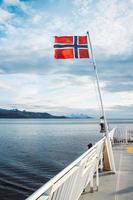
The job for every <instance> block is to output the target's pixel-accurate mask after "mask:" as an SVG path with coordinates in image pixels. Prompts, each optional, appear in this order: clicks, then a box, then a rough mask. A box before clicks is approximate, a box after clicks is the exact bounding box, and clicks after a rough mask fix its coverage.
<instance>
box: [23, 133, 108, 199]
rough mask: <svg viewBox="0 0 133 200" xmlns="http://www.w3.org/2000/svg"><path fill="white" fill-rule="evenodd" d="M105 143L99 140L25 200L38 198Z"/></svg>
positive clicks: (103, 139)
mask: <svg viewBox="0 0 133 200" xmlns="http://www.w3.org/2000/svg"><path fill="white" fill-rule="evenodd" d="M104 141H105V136H104V137H103V138H102V139H101V140H99V141H98V142H97V143H96V144H94V145H93V146H92V147H91V148H90V149H89V150H87V151H86V152H84V153H83V154H82V155H81V156H80V157H78V158H77V159H76V160H75V161H73V162H72V163H71V164H69V165H68V166H67V167H66V168H65V169H63V170H62V171H61V172H59V173H58V174H57V175H56V176H54V177H53V178H52V179H51V180H49V181H48V182H47V183H45V184H44V185H43V186H42V187H40V188H39V189H38V190H37V191H35V192H34V193H33V194H32V195H30V196H29V197H28V198H27V199H26V200H35V199H37V198H39V197H40V196H41V195H42V194H44V192H45V191H47V190H48V189H49V188H51V187H52V186H53V185H54V184H55V183H56V182H57V181H58V180H60V179H61V178H62V177H63V176H65V175H66V174H67V173H68V172H69V171H70V170H71V169H72V168H74V167H75V166H77V164H78V163H79V162H80V161H82V160H83V159H84V158H85V157H86V156H87V155H88V154H90V153H91V152H92V151H93V150H94V149H95V148H96V147H97V146H98V145H99V144H100V143H102V142H104Z"/></svg>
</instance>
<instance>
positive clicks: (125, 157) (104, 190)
mask: <svg viewBox="0 0 133 200" xmlns="http://www.w3.org/2000/svg"><path fill="white" fill-rule="evenodd" d="M113 152H114V158H115V164H116V174H109V173H108V172H106V173H101V174H100V180H99V181H100V185H99V189H98V192H97V191H96V190H95V187H94V192H93V193H90V189H89V187H88V188H86V190H85V192H84V193H83V194H82V195H81V197H80V200H89V199H91V200H97V199H98V200H105V199H106V200H132V199H133V144H128V145H124V144H118V145H115V146H114V147H113Z"/></svg>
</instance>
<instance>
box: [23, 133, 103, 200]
mask: <svg viewBox="0 0 133 200" xmlns="http://www.w3.org/2000/svg"><path fill="white" fill-rule="evenodd" d="M104 142H105V137H104V138H103V139H101V140H100V141H99V142H97V143H96V144H95V145H94V146H93V147H92V148H91V149H89V150H88V151H86V152H85V153H84V154H82V155H81V156H80V157H79V158H78V159H77V160H75V161H74V162H73V163H72V164H70V165H69V166H68V167H66V168H65V169H64V170H63V171H61V172H60V173H59V174H58V175H56V176H55V177H54V178H53V179H51V180H50V181H49V182H47V183H46V184H44V185H43V186H42V187H41V188H40V189H38V190H37V191H36V192H35V193H33V194H32V195H31V196H30V197H28V198H27V199H26V200H78V199H79V197H80V195H81V193H82V192H83V190H84V189H85V188H86V186H87V185H88V184H89V183H90V187H91V188H93V177H94V175H95V176H96V179H95V180H96V186H97V187H98V185H99V176H98V171H99V170H98V169H99V168H101V169H102V167H103V165H102V160H103V145H104Z"/></svg>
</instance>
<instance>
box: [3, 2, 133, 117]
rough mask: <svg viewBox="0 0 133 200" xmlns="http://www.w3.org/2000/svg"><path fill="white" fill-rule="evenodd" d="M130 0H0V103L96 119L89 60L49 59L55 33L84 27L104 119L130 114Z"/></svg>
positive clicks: (132, 91) (75, 31)
mask: <svg viewBox="0 0 133 200" xmlns="http://www.w3.org/2000/svg"><path fill="white" fill-rule="evenodd" d="M132 10H133V0H126V1H125V0H121V1H120V0H95V1H94V0H56V1H55V0H47V1H45V0H0V96H1V98H0V108H8V109H12V108H17V109H20V110H29V111H34V112H37V111H40V112H49V113H51V114H56V115H70V114H72V113H85V114H88V115H89V116H95V117H99V116H100V115H101V113H100V102H99V98H98V94H97V87H96V80H95V73H94V70H93V66H92V62H91V60H89V59H81V60H79V59H75V60H72V59H70V60H55V59H54V57H53V51H54V49H53V36H55V35H86V31H89V32H90V37H91V42H92V45H93V51H94V55H95V60H96V64H97V68H98V74H99V79H100V87H101V91H102V96H103V103H104V107H105V111H106V113H107V116H108V117H113V118H118V117H120V118H133V56H132V55H133V26H132V21H133V12H132Z"/></svg>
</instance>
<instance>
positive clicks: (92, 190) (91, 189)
mask: <svg viewBox="0 0 133 200" xmlns="http://www.w3.org/2000/svg"><path fill="white" fill-rule="evenodd" d="M93 186H94V181H93V174H92V176H91V181H90V192H91V193H93V192H94V188H93Z"/></svg>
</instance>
